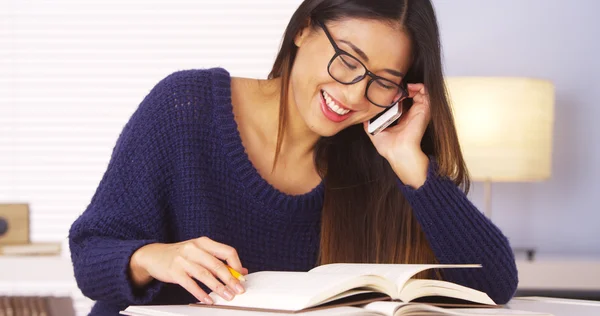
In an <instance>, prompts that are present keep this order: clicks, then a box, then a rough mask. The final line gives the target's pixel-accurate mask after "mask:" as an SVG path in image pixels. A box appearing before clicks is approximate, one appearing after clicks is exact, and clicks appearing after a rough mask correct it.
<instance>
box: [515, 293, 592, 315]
mask: <svg viewBox="0 0 600 316" xmlns="http://www.w3.org/2000/svg"><path fill="white" fill-rule="evenodd" d="M507 308H511V309H518V310H524V311H529V312H541V313H550V314H552V315H554V316H598V315H600V302H598V301H583V300H572V299H563V298H551V297H537V296H531V297H516V298H513V299H512V300H511V301H510V302H509V303H508V304H507Z"/></svg>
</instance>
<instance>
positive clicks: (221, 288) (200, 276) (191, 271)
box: [182, 261, 235, 301]
mask: <svg viewBox="0 0 600 316" xmlns="http://www.w3.org/2000/svg"><path fill="white" fill-rule="evenodd" d="M182 266H183V269H184V270H185V272H186V273H187V274H188V275H190V276H191V277H193V278H194V279H196V280H198V281H200V282H202V283H203V284H204V285H206V286H208V287H209V288H210V289H211V290H213V292H215V293H217V294H219V296H221V297H222V298H224V299H226V300H228V301H231V300H232V299H233V297H234V295H235V294H234V293H233V292H231V291H230V290H229V289H227V287H226V286H225V285H223V283H221V282H219V280H217V279H216V278H215V276H214V275H213V274H212V273H211V271H209V270H208V269H206V268H205V267H203V266H201V265H199V264H196V263H193V262H190V261H186V263H184V264H182Z"/></svg>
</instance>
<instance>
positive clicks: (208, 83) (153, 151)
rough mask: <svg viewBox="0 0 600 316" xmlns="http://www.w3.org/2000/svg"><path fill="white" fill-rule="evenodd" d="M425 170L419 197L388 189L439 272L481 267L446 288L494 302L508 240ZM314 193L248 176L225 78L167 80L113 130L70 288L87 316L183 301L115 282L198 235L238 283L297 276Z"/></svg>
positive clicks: (189, 74)
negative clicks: (222, 250)
mask: <svg viewBox="0 0 600 316" xmlns="http://www.w3.org/2000/svg"><path fill="white" fill-rule="evenodd" d="M434 168H435V164H434V163H430V166H429V170H428V175H427V180H426V182H425V184H424V185H423V186H422V187H421V188H419V189H417V190H415V189H412V188H411V187H409V186H405V185H402V184H401V183H399V184H400V185H399V190H402V193H403V194H404V195H405V196H406V198H407V199H408V201H409V203H410V205H411V206H412V208H413V212H414V213H415V215H416V218H417V220H418V221H419V223H420V224H421V226H422V228H423V230H424V232H425V234H426V237H427V240H428V242H429V243H430V245H431V247H432V249H433V251H434V253H435V255H436V258H437V259H438V260H439V261H440V263H481V264H482V265H483V268H482V269H462V270H461V269H452V270H448V272H447V273H445V277H446V279H448V280H450V281H454V282H457V283H460V284H463V285H466V286H469V287H473V288H476V289H480V290H482V291H485V292H487V293H488V294H489V295H490V297H491V298H492V299H493V300H494V301H496V302H497V303H500V304H503V303H506V302H507V301H508V300H509V299H510V298H511V297H512V295H513V294H514V292H515V290H516V286H517V282H518V279H517V270H516V267H515V261H514V257H513V253H512V251H511V248H510V246H509V242H508V240H507V239H506V237H505V236H504V235H503V234H502V232H501V231H500V230H499V229H498V228H497V227H496V226H495V225H494V224H493V223H491V222H490V221H489V220H488V219H487V218H486V217H485V216H484V215H482V214H481V212H479V211H478V210H477V208H476V207H475V206H474V205H473V204H472V203H471V202H470V201H469V200H468V199H467V197H466V196H465V194H464V193H463V192H462V191H461V190H460V189H459V188H457V187H456V186H455V185H454V184H453V183H452V182H451V181H450V180H449V179H447V178H442V177H439V176H437V175H436V174H435V170H433V169H434ZM323 194H324V185H323V182H321V184H319V185H318V186H317V187H315V188H314V189H312V190H311V191H310V192H308V193H306V194H302V195H288V194H285V193H283V192H281V191H279V190H277V189H276V188H274V187H273V186H271V185H270V184H269V183H268V182H266V180H264V178H262V177H261V176H260V174H259V173H258V172H257V170H256V169H255V168H254V166H253V165H252V163H251V162H250V160H249V159H248V156H247V154H246V153H245V151H244V147H243V145H242V142H241V138H240V135H239V131H238V129H237V124H236V122H235V120H234V116H233V112H232V104H231V77H230V74H229V73H228V72H227V71H226V70H224V69H222V68H213V69H191V70H182V71H177V72H174V73H172V74H170V75H169V76H167V77H166V78H164V79H162V80H161V81H160V82H159V83H157V84H156V86H155V87H153V89H152V90H151V91H150V92H149V93H148V94H147V95H146V97H145V98H144V99H143V101H142V102H141V104H140V105H139V107H138V109H137V110H136V111H135V113H134V114H133V115H132V116H131V119H130V120H129V122H128V123H127V124H126V125H125V127H124V129H123V131H122V133H121V135H120V136H119V138H118V140H117V142H116V145H115V147H114V149H113V153H112V156H111V160H110V163H109V165H108V168H107V170H106V172H105V174H104V176H103V177H102V179H101V181H100V184H99V186H98V188H97V191H96V192H95V194H94V196H93V197H92V199H91V202H90V204H89V205H88V207H87V209H86V210H85V212H83V214H82V215H81V216H80V217H79V218H78V219H77V220H76V221H75V222H74V223H73V225H72V227H71V229H70V232H69V242H70V249H71V259H72V261H73V266H74V271H75V278H76V280H77V284H78V286H79V288H80V289H81V291H82V292H83V293H84V294H85V295H86V296H88V297H89V298H91V299H93V300H96V301H97V302H96V304H95V305H94V307H93V309H92V315H117V314H118V311H119V310H122V309H124V308H125V307H127V306H128V305H134V304H150V303H152V304H185V303H190V302H195V301H196V299H195V298H194V297H193V296H192V295H191V294H189V293H187V292H186V291H185V290H184V289H183V288H182V287H180V286H179V285H175V284H167V283H163V282H158V281H156V280H154V281H152V282H151V283H150V284H149V285H148V286H146V287H145V288H143V289H135V288H134V287H133V286H132V283H131V279H130V277H129V275H128V272H127V271H128V264H129V259H130V257H131V255H132V254H133V252H134V251H135V250H136V249H138V248H140V247H141V246H143V245H145V244H148V243H156V242H161V243H173V242H179V241H184V240H188V239H193V238H197V237H200V236H207V237H209V238H211V239H213V240H216V241H218V242H221V243H224V244H227V245H230V246H232V247H234V248H235V249H236V250H237V251H238V254H239V256H240V259H241V261H242V264H243V265H244V267H246V268H248V269H249V271H250V272H256V271H260V270H296V271H307V270H309V269H311V268H312V267H314V266H315V263H316V260H317V253H318V248H319V230H320V213H321V208H322V204H323Z"/></svg>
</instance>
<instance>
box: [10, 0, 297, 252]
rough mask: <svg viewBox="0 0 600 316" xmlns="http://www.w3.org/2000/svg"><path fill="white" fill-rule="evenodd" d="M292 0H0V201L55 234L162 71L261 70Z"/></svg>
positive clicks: (36, 236)
mask: <svg viewBox="0 0 600 316" xmlns="http://www.w3.org/2000/svg"><path fill="white" fill-rule="evenodd" d="M300 2H301V1H300V0H293V1H292V0H285V1H283V0H270V1H267V0H262V1H257V0H252V1H249V0H237V1H236V0H214V1H208V0H205V1H199V0H187V1H186V0H169V1H167V0H163V1H156V0H129V1H126V0H119V1H115V0H102V1H100V0H85V1H81V0H70V1H69V0H52V1H49V0H48V1H44V0H28V1H27V0H0V202H26V203H29V204H30V207H31V211H32V215H31V228H32V234H31V238H32V240H34V241H59V240H60V241H63V242H64V243H65V246H66V237H67V232H68V229H69V227H70V224H71V223H72V222H73V220H75V218H76V217H77V216H78V215H79V214H80V213H81V212H82V211H83V210H84V209H85V207H86V206H87V204H88V203H89V201H90V199H91V197H92V195H93V193H94V191H95V189H96V187H97V185H98V182H99V181H100V178H101V177H102V174H103V172H104V170H105V168H106V165H107V163H108V160H109V158H110V153H111V151H112V148H113V146H114V143H115V141H116V139H117V137H118V135H119V133H120V131H121V129H122V127H123V125H124V124H125V123H126V121H127V119H128V118H129V116H130V115H131V113H133V111H134V110H135V108H136V107H137V106H138V104H139V103H140V102H141V101H142V99H143V97H144V96H145V95H146V94H147V93H148V92H149V91H150V89H151V88H152V87H153V85H154V84H156V83H157V82H158V81H159V80H160V79H162V78H163V77H164V76H166V75H168V74H169V73H171V72H173V71H176V70H181V69H188V68H205V67H214V66H221V67H225V68H226V69H228V70H229V71H230V72H232V74H233V75H235V76H249V77H262V78H264V77H266V75H267V73H268V71H269V70H270V66H271V64H272V62H273V59H274V57H275V54H276V52H277V49H278V47H279V44H280V41H281V37H282V35H283V31H284V30H285V27H286V25H287V22H288V21H289V18H290V17H291V15H292V13H293V12H294V10H295V9H296V8H297V6H298V5H299V4H300Z"/></svg>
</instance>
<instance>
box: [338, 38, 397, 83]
mask: <svg viewBox="0 0 600 316" xmlns="http://www.w3.org/2000/svg"><path fill="white" fill-rule="evenodd" d="M339 41H340V42H342V43H345V44H346V45H348V46H350V48H352V49H353V50H354V51H355V52H356V53H357V54H358V55H359V56H360V57H361V58H362V59H364V60H365V61H366V62H369V57H367V54H365V52H363V51H362V49H360V48H358V47H356V45H354V44H352V42H350V41H347V40H343V39H340V40H339ZM384 71H385V72H387V73H389V74H391V75H394V76H396V77H402V78H404V74H403V73H401V72H399V71H398V70H394V69H388V68H386V69H384Z"/></svg>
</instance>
